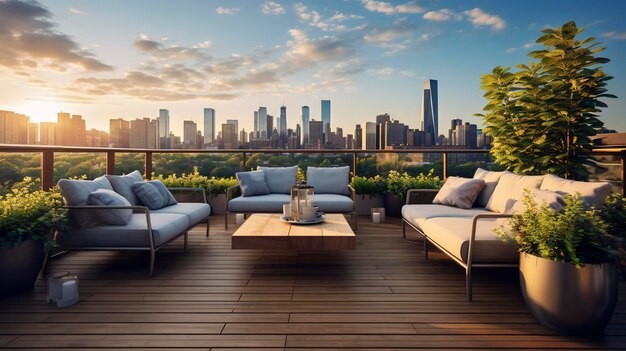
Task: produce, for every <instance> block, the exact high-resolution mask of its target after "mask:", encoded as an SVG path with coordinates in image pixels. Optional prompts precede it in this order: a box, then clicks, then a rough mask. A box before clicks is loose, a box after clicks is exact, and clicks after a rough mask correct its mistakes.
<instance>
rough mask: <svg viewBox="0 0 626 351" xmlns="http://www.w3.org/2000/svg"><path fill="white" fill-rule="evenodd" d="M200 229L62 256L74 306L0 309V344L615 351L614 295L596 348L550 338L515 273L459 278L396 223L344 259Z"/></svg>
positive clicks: (619, 329) (41, 297) (591, 342)
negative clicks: (251, 243) (155, 248)
mask: <svg viewBox="0 0 626 351" xmlns="http://www.w3.org/2000/svg"><path fill="white" fill-rule="evenodd" d="M233 217H234V216H231V218H230V219H229V220H230V223H229V229H228V230H226V229H225V228H224V224H223V223H221V221H213V223H212V224H211V236H210V237H209V238H207V237H206V235H205V231H206V228H205V227H204V226H203V225H200V226H198V227H196V228H194V229H192V230H191V231H190V232H189V246H188V251H187V252H183V251H182V250H181V248H182V245H183V243H182V241H181V240H179V241H176V242H173V243H171V244H170V245H168V246H166V247H164V248H163V249H162V250H161V251H159V253H158V259H157V261H156V267H155V273H154V276H153V277H148V275H147V274H146V269H145V268H146V263H147V259H148V258H147V256H146V255H145V253H142V252H108V251H106V252H99V251H98V252H84V251H81V252H71V253H68V254H66V255H64V256H61V257H58V258H56V259H54V260H52V262H51V263H50V266H49V271H53V272H54V271H70V272H72V273H75V274H77V275H78V276H79V277H80V300H81V301H80V303H79V304H77V305H75V306H73V307H70V308H67V309H63V308H57V307H56V306H54V305H53V304H49V305H47V304H46V303H45V299H46V284H45V281H44V280H43V279H41V278H40V279H39V280H38V281H37V283H36V287H35V289H34V291H32V292H28V293H25V294H22V295H18V296H15V297H11V298H6V299H2V300H0V347H1V348H27V349H46V350H52V349H57V348H72V347H80V348H102V349H133V348H151V349H154V348H159V349H183V348H186V349H212V350H220V349H231V350H232V349H263V350H296V349H300V350H302V349H316V348H334V349H355V348H357V349H433V348H441V349H464V348H475V349H520V348H524V349H598V348H606V349H624V348H626V286H624V284H621V287H620V291H619V302H618V305H617V309H616V311H615V314H614V315H613V318H612V320H611V322H610V324H609V325H608V327H607V329H606V333H605V336H604V338H602V339H581V338H576V337H569V336H561V335H558V334H556V333H555V332H552V331H550V330H549V329H546V328H545V327H543V326H541V325H540V324H538V323H537V322H536V321H535V319H534V318H533V317H532V316H531V314H530V312H529V310H528V308H527V307H526V305H525V304H524V301H523V299H522V295H521V292H520V286H519V277H518V274H519V273H518V271H517V269H511V268H502V269H476V270H475V271H474V278H473V279H474V282H473V286H474V293H475V295H474V301H473V302H468V301H467V299H466V297H465V294H466V291H465V279H464V272H463V271H462V270H460V269H459V268H458V266H457V264H456V263H455V262H453V261H452V260H451V259H450V258H449V257H448V256H447V255H445V254H443V253H441V252H440V251H437V250H436V249H432V248H431V250H430V255H429V259H428V261H426V259H425V258H424V257H423V255H422V253H423V249H424V247H423V241H422V238H421V237H420V236H418V235H417V234H416V232H414V231H407V238H406V239H403V238H402V225H401V221H400V219H399V218H390V217H388V218H387V220H386V221H385V222H383V223H381V224H374V223H372V222H371V220H369V218H367V217H361V218H360V225H359V228H358V230H356V231H355V233H356V234H357V241H356V249H355V250H351V251H346V252H334V253H333V252H331V253H300V254H298V253H296V252H293V251H287V250H232V249H231V234H232V233H233V232H234V231H235V230H236V229H237V226H236V225H235V219H234V218H233Z"/></svg>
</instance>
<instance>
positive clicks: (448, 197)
mask: <svg viewBox="0 0 626 351" xmlns="http://www.w3.org/2000/svg"><path fill="white" fill-rule="evenodd" d="M484 187H485V181H484V180H482V179H468V178H460V177H448V179H446V182H445V183H443V186H442V187H441V189H440V190H439V192H438V193H437V196H435V199H434V200H433V203H434V204H439V205H448V206H455V207H458V208H465V209H468V208H472V205H473V204H474V201H476V198H477V197H478V194H479V193H480V191H481V190H483V188H484Z"/></svg>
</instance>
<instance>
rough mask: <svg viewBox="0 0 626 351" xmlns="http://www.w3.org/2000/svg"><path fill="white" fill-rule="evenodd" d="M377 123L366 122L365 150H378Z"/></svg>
mask: <svg viewBox="0 0 626 351" xmlns="http://www.w3.org/2000/svg"><path fill="white" fill-rule="evenodd" d="M376 144H377V143H376V123H374V122H367V123H365V138H364V143H363V150H376V146H377V145H376Z"/></svg>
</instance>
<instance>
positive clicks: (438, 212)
mask: <svg viewBox="0 0 626 351" xmlns="http://www.w3.org/2000/svg"><path fill="white" fill-rule="evenodd" d="M477 214H493V212H491V211H488V210H486V209H484V208H477V207H475V208H470V209H467V210H466V209H462V208H458V207H452V206H444V205H404V206H402V217H403V218H404V219H406V220H407V221H409V222H410V223H411V224H413V225H414V226H416V227H418V228H421V227H422V224H423V223H424V221H426V220H427V219H429V218H436V217H462V218H465V217H468V218H471V217H474V216H475V215H477Z"/></svg>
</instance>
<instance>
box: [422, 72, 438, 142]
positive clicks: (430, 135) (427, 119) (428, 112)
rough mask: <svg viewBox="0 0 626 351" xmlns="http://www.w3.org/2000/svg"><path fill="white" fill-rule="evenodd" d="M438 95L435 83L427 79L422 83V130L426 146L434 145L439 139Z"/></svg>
mask: <svg viewBox="0 0 626 351" xmlns="http://www.w3.org/2000/svg"><path fill="white" fill-rule="evenodd" d="M438 98H439V94H438V92H437V81H436V80H434V79H427V80H425V81H424V92H423V94H422V130H423V131H424V134H425V136H424V138H425V140H424V141H425V144H426V145H435V144H436V140H437V137H439V104H438Z"/></svg>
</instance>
